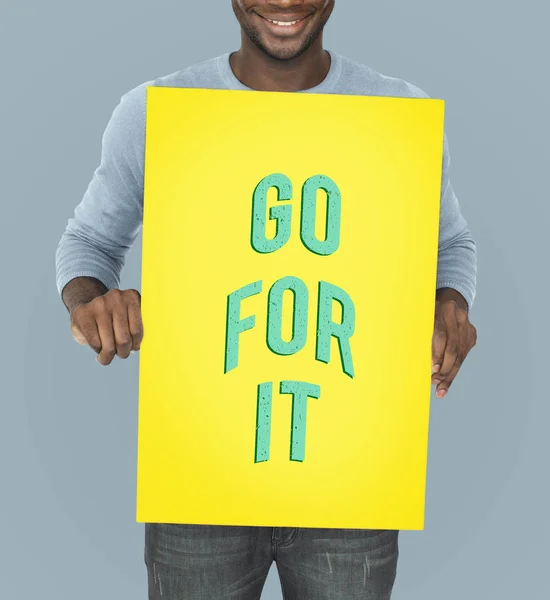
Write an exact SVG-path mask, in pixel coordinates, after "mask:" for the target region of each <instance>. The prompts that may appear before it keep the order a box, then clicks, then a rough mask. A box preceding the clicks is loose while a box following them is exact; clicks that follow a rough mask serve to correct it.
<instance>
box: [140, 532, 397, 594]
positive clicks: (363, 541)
mask: <svg viewBox="0 0 550 600" xmlns="http://www.w3.org/2000/svg"><path fill="white" fill-rule="evenodd" d="M398 533H399V532H398V531H393V530H372V529H367V530H365V529H311V528H285V527H237V526H217V525H169V524H156V523H147V524H146V525H145V555H144V558H145V564H146V565H147V573H148V582H149V600H176V599H177V600H222V599H223V600H258V599H259V598H260V596H261V593H262V589H263V586H264V583H265V580H266V578H267V574H268V572H269V569H270V567H271V564H272V562H273V561H275V563H276V565H277V571H278V573H279V579H280V581H281V588H282V593H283V598H284V599H285V600H390V597H391V592H392V588H393V584H394V581H395V577H396V570H397V558H398V553H399V551H398Z"/></svg>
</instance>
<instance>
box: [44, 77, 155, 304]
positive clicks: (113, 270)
mask: <svg viewBox="0 0 550 600" xmlns="http://www.w3.org/2000/svg"><path fill="white" fill-rule="evenodd" d="M145 102H146V84H142V85H141V86H138V87H137V88H134V89H133V90H131V91H130V92H128V93H127V94H125V95H124V96H122V98H121V100H120V103H119V104H118V106H117V107H116V108H115V110H114V111H113V113H112V116H111V118H110V120H109V122H108V124H107V127H106V129H105V132H104V134H103V138H102V147H101V161H100V164H99V167H98V168H97V169H96V171H95V173H94V174H93V177H92V180H91V182H90V183H89V185H88V188H87V190H86V192H85V194H84V197H83V198H82V201H81V202H80V204H79V205H78V206H77V207H76V209H75V211H74V215H73V217H72V218H70V219H69V220H68V223H67V226H66V228H65V231H64V232H63V234H62V236H61V239H60V241H59V243H58V246H57V250H56V255H55V263H56V284H57V290H58V293H59V294H60V295H61V293H62V291H63V288H64V287H65V285H66V284H67V283H68V282H69V281H71V280H72V279H74V278H75V277H82V276H88V277H95V278H96V279H99V280H100V281H101V282H102V283H103V284H104V285H105V286H106V287H107V288H108V289H113V288H117V287H118V286H119V284H120V274H121V270H122V267H123V265H124V260H125V255H126V253H127V252H128V250H129V249H130V247H131V246H132V244H133V243H134V241H135V239H136V237H137V234H138V232H139V230H140V228H141V225H142V221H143V165H144V153H145Z"/></svg>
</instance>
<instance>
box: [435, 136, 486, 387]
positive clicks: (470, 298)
mask: <svg viewBox="0 0 550 600" xmlns="http://www.w3.org/2000/svg"><path fill="white" fill-rule="evenodd" d="M450 162H451V160H450V155H449V148H448V143H447V137H446V136H445V139H444V149H443V171H442V181H441V209H440V226H439V254H438V268H437V283H436V308H435V320H434V335H433V344H432V365H433V377H432V383H435V384H436V385H437V388H436V395H437V396H438V397H440V398H442V397H443V396H445V394H446V393H447V391H448V390H449V387H450V386H451V384H452V382H453V380H454V378H455V377H456V375H457V373H458V371H459V369H460V367H461V366H462V363H463V362H464V360H465V359H466V356H467V355H468V353H469V351H470V350H471V349H472V348H473V346H475V344H476V342H477V331H476V328H475V327H474V326H473V325H472V324H471V323H470V321H469V311H470V309H471V307H472V305H473V303H474V299H475V295H476V277H477V247H476V243H475V241H474V239H473V237H472V235H471V233H470V231H469V229H468V224H467V222H466V220H465V219H464V217H463V216H462V213H461V211H460V206H459V203H458V199H457V197H456V195H455V193H454V190H453V187H452V184H451V181H450V176H449V168H450Z"/></svg>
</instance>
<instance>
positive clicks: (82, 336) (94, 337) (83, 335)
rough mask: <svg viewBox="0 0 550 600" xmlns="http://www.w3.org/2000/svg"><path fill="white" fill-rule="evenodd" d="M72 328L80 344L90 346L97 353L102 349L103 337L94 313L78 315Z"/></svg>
mask: <svg viewBox="0 0 550 600" xmlns="http://www.w3.org/2000/svg"><path fill="white" fill-rule="evenodd" d="M71 329H72V331H73V336H74V338H75V340H76V341H77V342H78V343H79V344H82V345H88V346H90V348H92V350H93V351H94V352H96V353H98V352H99V351H100V350H101V339H100V337H99V331H98V329H97V324H96V320H95V317H94V315H93V314H91V313H86V314H84V315H78V318H77V319H76V320H75V321H74V322H73V324H72V327H71Z"/></svg>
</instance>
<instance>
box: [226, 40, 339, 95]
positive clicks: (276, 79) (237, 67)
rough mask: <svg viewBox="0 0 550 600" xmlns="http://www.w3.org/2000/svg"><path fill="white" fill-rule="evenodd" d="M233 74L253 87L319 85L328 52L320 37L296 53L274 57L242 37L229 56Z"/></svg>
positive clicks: (274, 88)
mask: <svg viewBox="0 0 550 600" xmlns="http://www.w3.org/2000/svg"><path fill="white" fill-rule="evenodd" d="M230 64H231V69H232V70H233V73H234V74H235V77H237V79H238V80H239V81H240V82H241V83H243V84H244V85H246V86H247V87H249V88H251V89H253V90H259V91H268V92H297V91H301V90H307V89H310V88H313V87H315V86H316V85H319V84H320V83H321V82H322V81H323V80H324V79H325V77H326V76H327V73H328V72H329V69H330V54H329V53H328V52H327V51H326V50H324V49H323V46H322V41H321V36H319V37H318V38H317V39H316V40H315V42H314V43H313V44H312V45H311V46H310V47H309V48H308V49H307V50H306V51H305V52H304V53H303V54H301V55H300V56H297V57H296V58H291V59H288V60H278V59H276V58H273V57H271V56H268V55H267V54H265V53H264V52H262V51H261V50H260V49H259V48H257V47H256V46H255V45H254V44H253V43H252V42H250V40H249V39H248V38H245V36H243V41H242V45H241V48H240V49H239V50H237V52H234V53H233V54H232V55H231V57H230Z"/></svg>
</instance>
